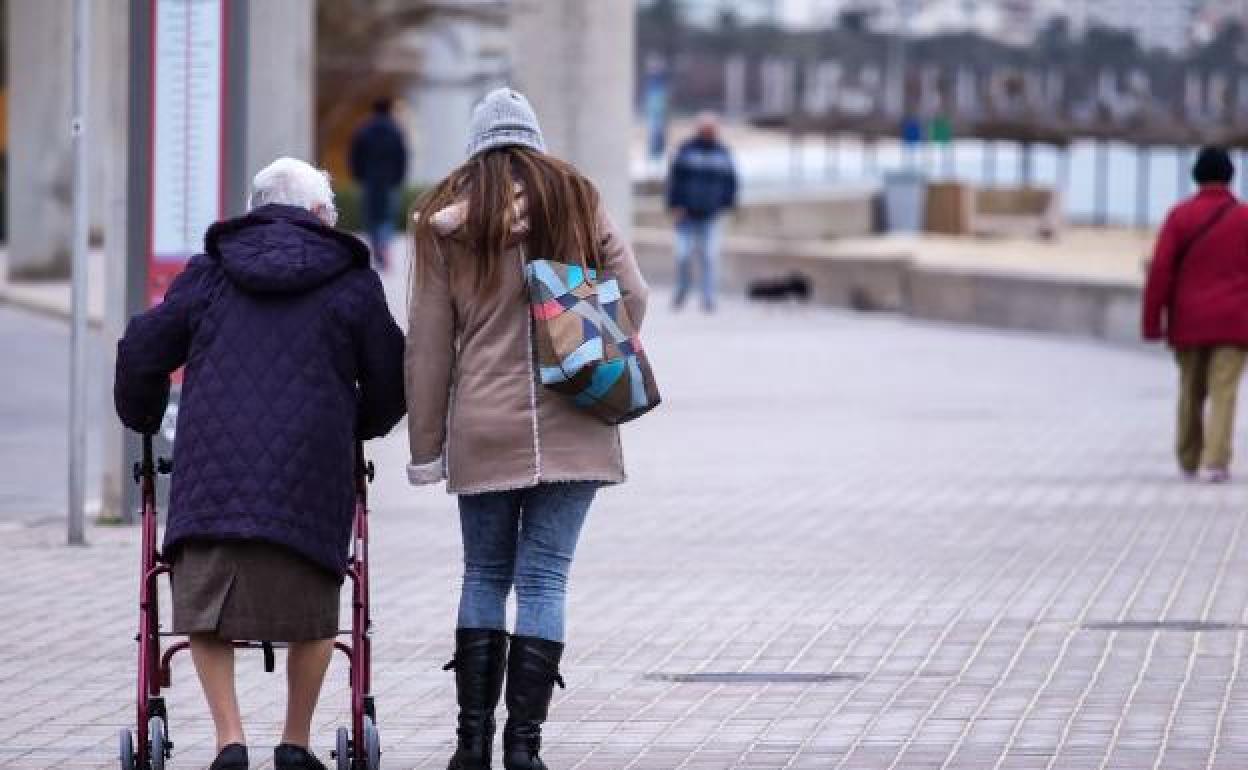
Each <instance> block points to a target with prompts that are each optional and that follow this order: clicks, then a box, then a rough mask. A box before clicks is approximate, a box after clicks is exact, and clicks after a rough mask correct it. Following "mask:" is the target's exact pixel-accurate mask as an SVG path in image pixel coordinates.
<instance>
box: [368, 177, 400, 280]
mask: <svg viewBox="0 0 1248 770" xmlns="http://www.w3.org/2000/svg"><path fill="white" fill-rule="evenodd" d="M398 199H399V196H398V190H397V188H394V187H380V186H372V185H365V187H364V200H363V204H364V206H363V208H364V229H365V231H366V234H367V235H368V245H369V246H370V247H371V249H372V252H373V264H374V265H376V266H378V267H384V266H385V264H386V249H387V247H388V246H389V245H390V239H391V238H393V237H394V210H395V207H396V206H397V205H398Z"/></svg>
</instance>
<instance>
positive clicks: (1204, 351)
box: [1174, 348, 1209, 473]
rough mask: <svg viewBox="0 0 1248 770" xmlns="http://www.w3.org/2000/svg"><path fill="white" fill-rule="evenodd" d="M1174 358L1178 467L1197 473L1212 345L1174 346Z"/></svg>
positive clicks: (1203, 437)
mask: <svg viewBox="0 0 1248 770" xmlns="http://www.w3.org/2000/svg"><path fill="white" fill-rule="evenodd" d="M1174 358H1175V360H1176V361H1178V363H1179V424H1178V430H1177V432H1176V436H1177V443H1176V446H1175V450H1176V451H1177V452H1178V455H1179V467H1180V468H1182V469H1183V470H1185V471H1187V472H1188V473H1195V472H1196V471H1197V470H1199V469H1200V455H1201V452H1203V451H1204V448H1205V428H1204V413H1205V396H1206V395H1207V394H1208V392H1209V380H1208V377H1207V370H1208V360H1209V348H1183V349H1181V350H1175V351H1174Z"/></svg>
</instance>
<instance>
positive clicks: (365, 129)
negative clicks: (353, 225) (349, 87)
mask: <svg viewBox="0 0 1248 770" xmlns="http://www.w3.org/2000/svg"><path fill="white" fill-rule="evenodd" d="M390 110H391V101H390V100H389V99H379V100H377V101H376V102H375V103H374V104H373V116H372V117H371V118H369V120H368V121H367V122H366V123H364V125H362V126H360V127H359V129H357V130H356V132H355V136H353V137H352V138H351V154H350V158H349V163H350V166H351V176H352V178H354V179H355V181H356V182H357V183H358V184H359V185H360V191H361V192H362V194H363V199H362V213H363V216H364V228H365V232H366V233H367V234H368V241H369V244H370V245H371V246H372V249H373V263H374V264H375V265H376V266H377V267H378V269H382V270H384V269H385V267H386V251H387V249H388V247H389V245H390V238H391V236H393V235H394V218H395V210H396V208H397V206H398V191H399V186H400V185H401V184H403V180H404V179H406V178H407V146H406V145H405V144H404V142H403V132H402V131H400V130H399V126H398V124H397V123H395V122H394V118H393V117H391V115H390Z"/></svg>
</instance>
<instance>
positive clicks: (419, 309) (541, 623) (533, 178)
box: [407, 89, 647, 770]
mask: <svg viewBox="0 0 1248 770" xmlns="http://www.w3.org/2000/svg"><path fill="white" fill-rule="evenodd" d="M468 155H469V158H468V161H467V162H466V163H465V164H464V165H463V166H461V167H460V168H459V169H457V170H455V171H454V172H452V173H451V174H450V176H448V177H447V178H446V179H445V180H443V181H442V182H441V183H440V184H438V186H437V187H436V188H434V189H433V190H432V191H431V192H430V193H429V194H428V195H427V196H426V198H425V199H424V200H423V201H422V202H421V203H419V204H418V205H417V211H416V213H415V214H414V215H413V222H414V229H415V233H414V235H415V249H416V252H415V255H414V258H413V273H414V274H413V277H412V291H411V303H410V336H409V338H408V344H407V392H408V394H409V398H408V409H409V413H410V415H411V419H410V423H409V425H410V430H411V451H412V464H411V466H410V467H409V468H408V475H409V478H410V480H411V481H412V483H413V484H429V483H435V482H438V481H441V480H442V479H444V478H445V479H447V482H448V483H447V486H448V489H449V491H451V492H452V493H455V494H458V495H459V512H460V523H461V526H462V531H463V543H464V581H463V593H462V595H461V597H460V603H459V620H458V630H457V631H456V634H455V657H454V659H453V660H452V662H451V663H450V664H448V668H453V669H454V670H455V684H456V690H457V693H458V699H459V729H458V734H459V743H458V748H457V750H456V752H455V755H454V757H452V759H451V762H450V768H451V770H482V769H484V768H489V767H490V753H491V745H492V741H493V737H494V709H495V707H496V706H497V705H498V700H499V697H500V695H501V694H502V689H503V682H504V676H505V677H506V690H507V695H506V703H507V712H508V716H507V723H506V726H505V727H504V730H503V754H504V757H503V764H504V766H505V767H506V768H507V770H544V768H545V767H546V766H545V764H543V762H542V760H541V757H540V756H539V749H540V747H541V726H542V723H543V722H544V721H545V719H546V714H547V710H548V707H549V705H550V699H551V694H552V691H553V689H554V684H555V683H556V682H559V683H560V684H562V680H561V679H560V677H559V660H560V658H561V656H562V654H563V640H564V597H565V592H566V589H567V580H568V570H569V568H570V566H571V563H572V556H573V552H574V551H575V548H576V542H577V538H578V536H579V534H580V531H581V525H582V523H583V522H584V520H585V516H586V513H587V512H588V510H589V506H590V503H591V502H592V501H593V499H594V494H595V492H596V491H597V490H598V488H599V487H600V486H602V485H604V484H613V483H618V482H621V481H623V480H624V466H623V458H622V456H621V451H620V440H619V434H618V432H617V430H616V428H614V427H610V426H608V425H606V424H604V423H602V422H600V421H599V420H598V419H596V418H595V417H592V416H590V415H589V414H587V413H585V412H583V411H581V410H580V409H578V408H577V407H576V406H574V405H573V404H572V402H571V401H570V400H568V399H567V398H566V397H564V396H562V395H559V394H557V393H555V392H553V391H550V390H547V389H546V388H544V387H543V386H542V385H541V384H540V383H539V382H538V380H537V373H536V371H535V365H534V355H533V347H532V341H531V340H532V336H531V334H532V329H531V326H530V324H531V320H530V313H529V306H528V302H527V297H526V294H525V281H524V274H523V270H524V264H525V260H526V259H529V258H534V259H535V258H540V257H552V256H558V257H561V258H566V259H568V260H569V261H571V260H580V259H584V260H585V261H586V262H587V263H588V264H589V266H591V267H599V268H601V269H603V270H605V271H606V272H608V273H611V274H613V275H615V276H616V277H617V278H618V280H619V283H620V287H621V292H622V295H623V299H624V303H625V305H626V307H627V308H628V311H629V313H630V314H631V316H632V318H633V319H634V320H635V321H636V323H637V324H640V323H641V319H642V316H643V314H644V312H645V303H646V294H647V289H646V285H645V282H644V281H643V280H642V277H641V273H640V272H639V271H638V269H637V263H636V260H635V259H634V257H633V254H632V251H631V250H630V249H629V248H628V246H627V245H626V244H625V243H624V241H623V240H622V239H621V238H620V236H619V235H618V233H617V232H616V231H615V229H614V228H613V226H612V225H611V223H610V222H609V221H608V220H607V218H606V217H605V216H604V215H603V213H602V207H601V203H600V201H599V197H598V193H597V191H596V190H595V189H594V187H593V185H592V184H591V183H590V182H589V181H588V180H587V179H586V178H585V177H584V176H582V175H581V174H580V173H578V172H577V171H576V169H574V168H572V167H571V166H570V165H568V164H567V163H564V162H562V161H560V160H557V159H556V158H553V157H551V156H549V155H547V154H546V153H545V145H544V143H543V140H542V134H541V129H540V128H539V126H538V122H537V117H536V116H535V115H534V113H533V110H532V108H531V107H530V106H529V104H528V102H527V100H525V98H524V97H523V96H522V95H520V94H518V93H516V92H514V91H511V90H509V89H500V90H498V91H495V92H493V93H491V94H490V95H489V96H487V97H486V98H485V100H484V101H483V102H482V103H481V104H479V105H478V106H477V108H476V110H475V112H474V114H473V118H472V124H471V137H470V139H469V142H468ZM513 588H514V589H515V592H516V625H515V634H514V635H512V636H510V637H509V635H508V634H507V632H506V604H507V597H508V594H509V593H510V592H511V590H512V589H513ZM509 646H510V652H508V647H509Z"/></svg>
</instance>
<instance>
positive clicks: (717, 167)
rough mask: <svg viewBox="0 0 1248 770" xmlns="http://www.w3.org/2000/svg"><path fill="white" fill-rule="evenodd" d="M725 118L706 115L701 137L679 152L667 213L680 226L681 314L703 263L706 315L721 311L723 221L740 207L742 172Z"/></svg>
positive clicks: (701, 122) (678, 291) (700, 122)
mask: <svg viewBox="0 0 1248 770" xmlns="http://www.w3.org/2000/svg"><path fill="white" fill-rule="evenodd" d="M719 134H720V132H719V118H718V117H716V116H715V115H714V114H713V113H710V112H704V113H702V114H701V115H699V116H698V123H697V131H696V133H695V134H694V136H693V138H691V139H689V140H687V141H686V142H685V143H684V144H683V145H681V147H680V149H679V150H678V151H677V152H676V158H675V159H674V160H673V161H672V169H671V173H670V174H669V175H668V180H667V208H668V211H670V212H671V215H672V220H673V221H674V222H675V223H676V270H677V273H676V296H675V298H674V300H673V303H672V304H673V305H674V306H675V308H676V309H677V310H679V309H680V308H681V307H683V306H684V304H685V300H686V299H687V298H688V295H689V291H690V290H691V289H692V288H693V263H694V261H695V260H696V261H697V263H698V273H699V276H698V279H699V281H700V285H701V290H702V309H703V310H705V311H707V312H708V313H709V312H712V311H714V310H715V295H716V281H717V270H718V264H719V219H720V215H721V214H722V213H723V212H724V211H725V210H727V209H731V208H733V207H735V206H736V205H737V169H736V165H735V164H734V163H733V160H732V154H731V153H730V152H728V148H727V147H726V146H724V143H723V142H722V141H720V136H719Z"/></svg>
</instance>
